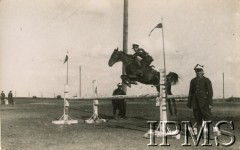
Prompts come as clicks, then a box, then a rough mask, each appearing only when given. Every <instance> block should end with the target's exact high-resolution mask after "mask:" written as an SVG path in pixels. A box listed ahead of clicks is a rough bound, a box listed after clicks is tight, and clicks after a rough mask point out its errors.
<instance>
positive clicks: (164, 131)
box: [147, 121, 236, 147]
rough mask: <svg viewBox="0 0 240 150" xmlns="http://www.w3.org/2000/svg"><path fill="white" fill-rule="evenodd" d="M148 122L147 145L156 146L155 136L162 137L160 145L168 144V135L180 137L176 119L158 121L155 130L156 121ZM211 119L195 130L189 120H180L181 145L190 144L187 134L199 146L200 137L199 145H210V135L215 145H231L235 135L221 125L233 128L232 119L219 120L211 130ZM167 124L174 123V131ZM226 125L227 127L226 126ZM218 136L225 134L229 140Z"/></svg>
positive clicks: (229, 128)
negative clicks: (148, 137)
mask: <svg viewBox="0 0 240 150" xmlns="http://www.w3.org/2000/svg"><path fill="white" fill-rule="evenodd" d="M147 123H148V124H150V130H149V132H148V134H149V136H150V143H148V144H147V145H148V146H158V144H156V140H155V138H156V137H158V136H160V137H162V143H161V144H159V145H160V146H170V144H169V143H168V142H167V138H168V136H175V137H177V138H178V139H180V131H181V125H180V124H179V123H178V122H176V121H160V122H159V126H158V130H155V127H156V124H157V123H158V122H157V121H148V122H147ZM211 123H212V122H211V121H203V123H202V126H201V128H200V129H199V131H197V128H195V127H193V126H192V124H191V122H190V121H182V122H181V124H182V125H183V126H184V130H183V131H184V143H183V144H182V146H191V144H190V143H189V140H188V139H189V138H188V137H189V136H190V137H191V138H192V141H193V143H194V145H195V146H199V143H200V140H201V139H202V141H203V143H202V144H201V146H212V143H210V139H211V138H210V137H214V139H211V140H212V141H215V145H216V146H219V145H221V146H225V147H227V146H231V145H233V144H234V143H235V140H236V138H235V136H234V134H233V133H232V132H230V131H226V130H223V129H221V126H222V125H224V127H225V128H227V129H228V130H234V125H233V122H232V121H229V122H228V121H219V122H218V123H216V124H215V126H214V127H213V129H212V130H210V127H209V126H210V124H211ZM168 125H174V126H175V127H176V128H175V131H170V129H169V127H168ZM226 126H227V127H226ZM220 136H225V138H226V137H227V138H228V139H229V140H227V141H228V142H226V143H225V142H222V141H221V140H219V137H220Z"/></svg>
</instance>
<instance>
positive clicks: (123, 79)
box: [121, 75, 131, 87]
mask: <svg viewBox="0 0 240 150" xmlns="http://www.w3.org/2000/svg"><path fill="white" fill-rule="evenodd" d="M121 79H122V81H123V83H124V84H126V85H127V86H128V87H131V83H130V80H129V78H128V76H127V75H121Z"/></svg>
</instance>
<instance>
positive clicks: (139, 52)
mask: <svg viewBox="0 0 240 150" xmlns="http://www.w3.org/2000/svg"><path fill="white" fill-rule="evenodd" d="M133 50H134V51H135V53H134V54H133V56H135V57H137V56H139V57H141V58H142V60H141V61H140V63H141V64H140V65H141V66H140V67H141V68H142V70H141V75H143V70H144V69H145V68H146V67H148V66H150V64H151V63H152V61H153V58H152V57H151V56H150V55H149V54H148V53H147V52H146V51H145V50H144V49H142V48H139V45H137V44H133Z"/></svg>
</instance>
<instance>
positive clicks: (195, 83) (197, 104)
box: [187, 64, 213, 130]
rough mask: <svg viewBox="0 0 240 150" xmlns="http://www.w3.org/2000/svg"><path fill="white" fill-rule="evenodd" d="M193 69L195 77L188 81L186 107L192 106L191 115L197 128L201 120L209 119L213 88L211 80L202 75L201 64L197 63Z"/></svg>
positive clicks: (200, 124) (199, 126)
mask: <svg viewBox="0 0 240 150" xmlns="http://www.w3.org/2000/svg"><path fill="white" fill-rule="evenodd" d="M194 70H195V72H196V77H195V78H193V79H192V80H191V82H190V89H189V96H188V103H187V106H188V108H193V115H194V118H195V120H196V122H197V128H198V130H199V129H200V128H201V126H202V121H203V120H204V121H210V120H211V116H212V114H211V109H212V107H213V101H212V98H213V89H212V83H211V81H210V80H209V79H208V78H206V77H204V71H203V66H202V65H199V64H197V65H196V66H195V68H194Z"/></svg>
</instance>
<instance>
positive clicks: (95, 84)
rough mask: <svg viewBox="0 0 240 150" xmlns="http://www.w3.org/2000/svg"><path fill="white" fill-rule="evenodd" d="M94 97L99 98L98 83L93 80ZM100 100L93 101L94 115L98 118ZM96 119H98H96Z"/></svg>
mask: <svg viewBox="0 0 240 150" xmlns="http://www.w3.org/2000/svg"><path fill="white" fill-rule="evenodd" d="M93 97H97V81H96V80H93ZM98 104H99V103H98V100H93V113H94V115H95V117H96V116H98ZM94 119H96V118H94Z"/></svg>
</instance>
